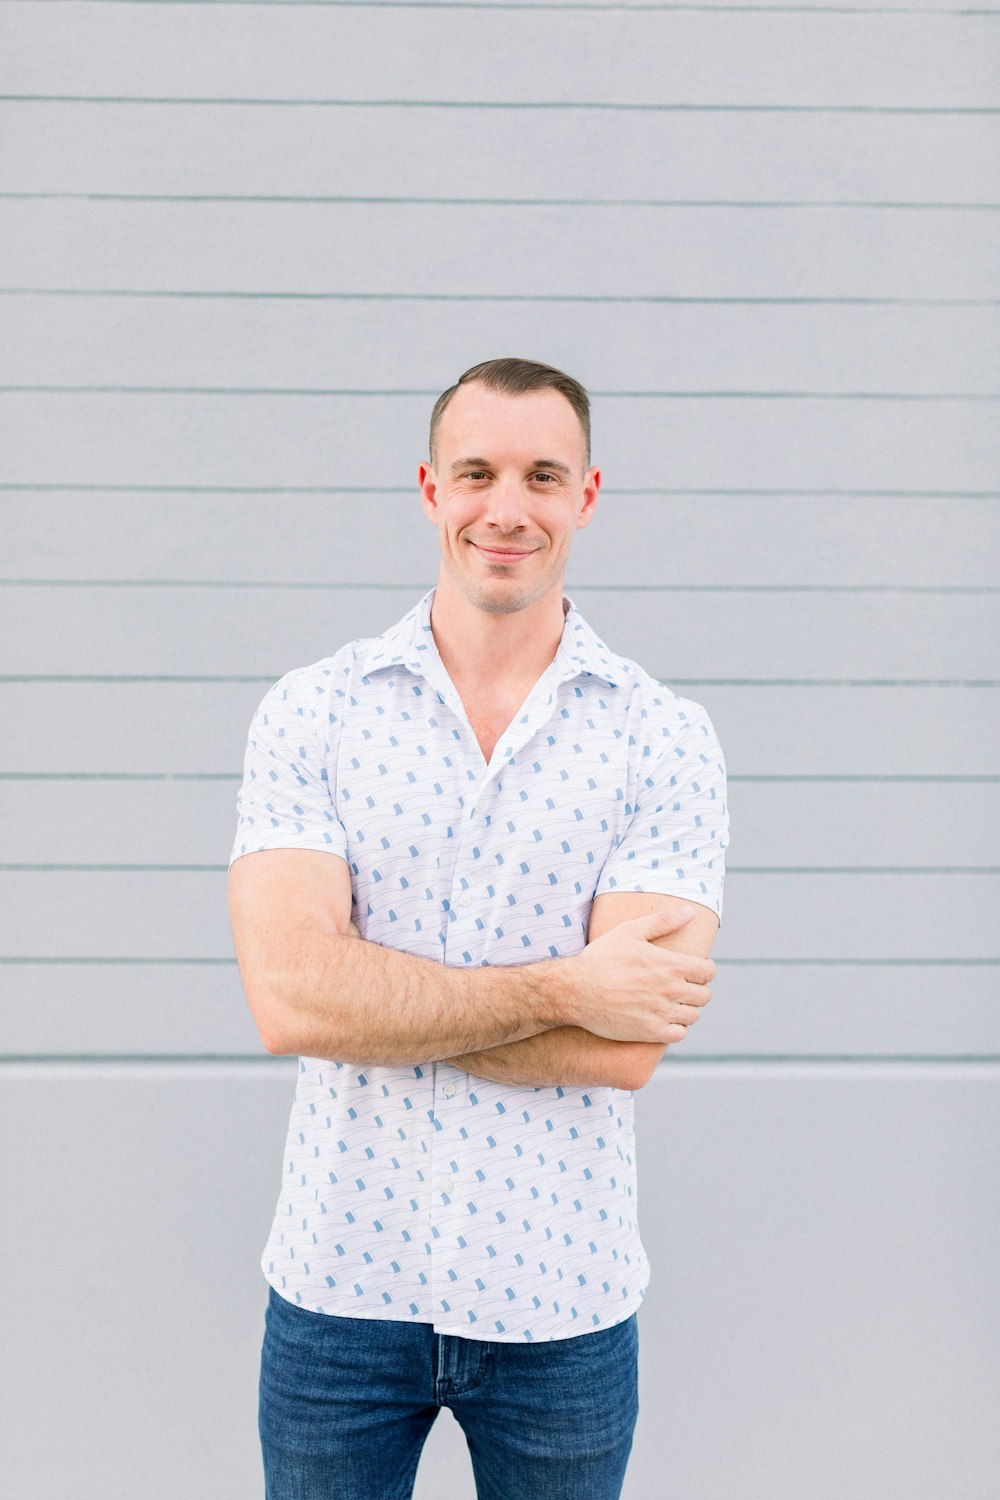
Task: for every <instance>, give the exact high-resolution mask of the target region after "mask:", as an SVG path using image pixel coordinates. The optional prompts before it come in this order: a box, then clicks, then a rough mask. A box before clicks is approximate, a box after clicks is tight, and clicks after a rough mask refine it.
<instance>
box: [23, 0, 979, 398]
mask: <svg viewBox="0 0 1000 1500" xmlns="http://www.w3.org/2000/svg"><path fill="white" fill-rule="evenodd" d="M13 3H16V0H13ZM53 3H55V0H53ZM124 8H125V7H122V9H124ZM190 8H192V7H188V6H176V7H174V9H176V10H178V11H180V10H186V9H190ZM252 8H253V7H248V9H252ZM992 218H993V216H992V215H991V214H989V213H985V212H983V211H981V210H979V209H974V208H964V209H963V208H938V209H934V208H913V209H908V210H906V211H905V212H902V211H900V210H899V209H894V208H877V207H868V206H865V207H861V208H837V207H830V206H828V205H821V204H817V205H814V206H810V207H807V208H789V207H785V206H780V205H779V206H775V207H747V208H744V207H732V206H730V205H727V204H722V205H716V206H709V205H704V204H696V205H695V206H693V207H688V206H680V207H609V208H599V209H594V208H592V207H566V206H561V205H556V206H552V205H544V204H542V205H536V206H531V207H525V208H519V209H517V210H515V211H512V210H511V209H510V208H509V207H507V206H505V205H503V204H486V205H461V204H458V205H456V204H443V205H442V204H399V203H374V204H372V203H303V202H293V203H281V202H272V203H267V202H263V203H262V202H251V203H245V202H208V203H206V202H187V203H163V202H140V201H132V202H118V201H110V202H109V201H94V202H87V201H77V200H73V201H69V202H67V201H62V200H25V199H6V200H3V201H0V233H2V234H3V236H4V237H5V239H6V241H7V248H6V250H5V261H6V267H5V272H4V275H5V285H7V286H8V287H33V288H49V289H53V288H54V289H57V290H64V289H66V288H78V289H83V290H88V291H93V290H131V291H140V292H142V291H181V292H199V293H202V292H285V293H289V292H291V293H296V294H301V293H304V292H308V293H312V294H322V293H330V292H336V293H355V294H356V293H366V294H371V293H375V294H383V293H388V294H393V295H400V294H403V295H407V296H413V295H423V296H426V295H435V296H441V295H445V296H448V297H454V296H455V295H456V294H461V295H462V296H472V297H482V296H484V295H491V296H497V295H501V294H502V295H504V296H516V297H523V296H525V295H526V294H530V295H532V296H535V297H538V296H546V297H552V296H567V295H573V296H578V297H594V296H598V297H609V296H616V297H620V296H625V295H628V296H646V297H649V296H655V297H666V296H674V297H676V296H685V297H727V298H741V299H743V298H747V297H769V298H788V297H796V298H799V297H808V298H815V297H827V298H829V297H837V298H842V297H849V298H858V297H862V298H871V297H875V298H883V297H889V298H891V299H893V300H898V299H900V298H903V299H906V298H913V297H917V298H925V297H930V298H934V299H942V298H943V299H945V300H952V299H955V298H969V297H972V298H983V297H992V298H996V296H997V295H998V289H1000V274H998V273H1000V267H998V264H997V256H996V252H995V245H994V237H993V223H992ZM401 245H405V246H406V254H405V256H401V255H400V246H401ZM625 247H627V252H626V249H625ZM338 367H339V369H340V371H341V379H339V380H338V381H336V382H331V384H343V385H352V384H356V383H357V382H356V381H355V380H354V379H353V378H351V377H350V361H349V357H348V358H346V359H341V360H340V361H338ZM434 394H436V392H435V393H434Z"/></svg>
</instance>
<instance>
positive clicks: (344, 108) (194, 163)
mask: <svg viewBox="0 0 1000 1500" xmlns="http://www.w3.org/2000/svg"><path fill="white" fill-rule="evenodd" d="M956 3H958V0H956ZM961 3H964V0H961ZM512 8H513V7H512ZM588 82H589V80H588ZM995 136H996V125H995V122H994V121H993V120H992V119H991V118H990V117H989V116H988V115H985V114H984V115H975V114H973V115H962V114H952V115H948V114H943V115H941V114H938V115H935V114H920V113H910V114H892V113H888V112H884V111H883V112H879V113H877V114H875V115H868V114H857V115H855V114H842V115H835V114H834V115H831V114H825V113H815V114H813V113H810V112H809V111H805V112H803V113H796V112H794V111H792V112H787V111H781V110H779V111H775V112H774V113H766V112H765V113H755V112H753V111H728V110H721V111H712V110H701V111H699V110H691V111H687V110H681V111H676V112H675V111H669V110H668V111H663V112H648V111H608V110H588V109H574V108H572V107H567V108H564V109H560V110H553V109H546V108H538V109H527V110H522V111H519V112H518V114H517V118H516V128H514V129H512V128H511V120H510V115H509V112H505V111H498V110H491V109H486V108H481V109H469V110H463V111H462V112H461V119H460V121H456V114H455V111H454V110H453V109H449V108H448V107H447V106H446V105H444V104H441V105H440V106H439V107H437V108H433V107H432V108H429V109H422V110H413V109H406V108H399V107H393V106H387V107H386V108H384V109H368V108H366V107H364V106H363V105H351V104H346V105H340V106H333V107H323V106H310V105H300V106H298V107H296V108H295V109H275V108H272V107H270V106H268V105H253V104H247V105H244V106H242V107H241V108H240V109H232V108H230V107H228V106H226V105H221V104H189V105H187V106H185V107H184V108H183V109H180V108H178V107H176V106H174V105H155V104H137V105H127V104H123V105H118V106H115V107H113V108H109V107H108V106H107V105H104V104H85V103H78V104H74V105H64V104H52V103H48V102H44V101H38V102H35V103H31V102H27V101H18V102H13V103H5V102H3V101H2V100H0V141H2V142H3V147H2V156H0V188H2V189H4V190H6V191H8V192H18V191H20V192H36V193H37V192H74V191H76V192H80V191H84V192H91V193H208V194H213V193H221V194H234V193H236V194H238V193H263V194H269V193H273V194H278V195H279V196H282V197H286V196H295V195H298V194H305V195H310V194H334V195H347V196H358V197H362V198H371V197H381V196H388V197H402V198H413V197H431V198H469V197H472V198H517V199H525V198H527V199H532V198H585V199H602V198H619V199H620V198H659V199H662V198H693V199H702V200H703V199H713V198H728V199H736V200H738V201H739V200H746V199H755V198H757V199H767V200H772V201H775V200H777V201H783V200H787V199H798V200H802V199H805V200H812V199H816V198H819V199H823V198H834V199H849V200H850V199H854V200H857V199H860V200H869V199H870V200H873V201H883V200H885V199H889V200H892V201H896V202H904V203H914V202H917V203H919V202H928V201H930V202H939V203H988V202H990V201H992V199H993V196H994V193H995V187H996V183H995V175H996V174H995V170H994V167H993V151H994V141H995Z"/></svg>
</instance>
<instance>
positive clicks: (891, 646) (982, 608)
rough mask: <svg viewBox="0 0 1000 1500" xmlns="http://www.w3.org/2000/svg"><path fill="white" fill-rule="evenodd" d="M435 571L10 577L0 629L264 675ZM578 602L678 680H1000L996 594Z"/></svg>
mask: <svg viewBox="0 0 1000 1500" xmlns="http://www.w3.org/2000/svg"><path fill="white" fill-rule="evenodd" d="M635 540H636V542H638V541H639V539H638V538H636V539H635ZM414 573H415V574H416V569H414ZM432 581H433V575H432V574H430V573H429V572H428V573H427V574H425V575H424V578H423V579H420V578H419V577H417V576H415V577H414V579H413V582H412V584H411V585H410V586H401V587H398V588H392V589H388V588H386V589H379V588H377V587H376V588H338V589H332V590H322V589H318V590H310V591H308V592H303V591H302V590H300V589H295V588H286V589H268V588H239V589H226V588H220V589H211V588H192V587H190V586H188V585H184V584H177V585H174V586H171V587H169V588H161V587H157V586H155V585H149V586H146V587H143V588H114V587H105V586H102V585H98V584H95V585H90V586H87V587H84V588H59V587H47V586H45V585H38V586H35V587H28V588H2V587H0V638H3V637H5V638H6V639H7V640H9V641H14V642H15V643H16V644H15V649H14V651H13V653H11V652H7V653H5V655H4V666H5V668H6V670H14V671H16V672H18V673H20V674H33V673H40V674H41V673H46V672H52V671H53V670H55V671H57V672H59V673H60V674H66V675H69V676H72V675H86V674H112V675H131V674H137V673H138V674H151V675H158V674H163V675H166V676H174V675H190V674H203V673H207V674H210V675H218V676H229V675H233V676H237V675H250V674H254V675H258V676H264V675H266V674H267V673H268V672H269V671H270V669H271V664H272V663H273V662H275V661H278V662H287V663H288V664H289V666H295V665H300V664H304V663H306V662H310V661H316V660H318V659H319V658H320V657H321V656H324V655H326V654H328V652H329V651H330V649H331V646H330V645H329V644H328V643H332V642H336V643H337V644H340V643H342V642H346V641H350V640H352V639H356V638H358V637H359V636H360V637H367V636H374V635H378V634H380V633H381V632H382V631H383V630H385V629H387V628H388V627H389V626H390V625H391V624H393V623H394V622H395V621H396V620H397V619H398V618H400V617H401V616H402V615H404V614H405V613H406V611H407V610H408V609H409V608H410V606H411V604H412V602H413V599H414V597H419V596H420V593H421V591H422V589H424V588H427V587H429V585H430V584H431V582H432ZM573 598H574V600H575V601H576V603H577V604H578V606H579V608H580V609H581V611H582V612H583V614H584V615H585V616H586V618H587V619H588V620H589V622H590V623H591V625H592V626H593V627H594V629H595V630H596V631H597V632H598V634H599V635H601V636H602V637H603V638H604V639H605V640H608V641H610V642H613V643H614V649H615V650H616V651H617V652H619V653H620V654H621V655H622V656H625V657H628V658H630V659H632V660H635V661H638V662H640V663H642V664H643V665H644V666H646V669H647V670H653V669H654V663H655V668H656V670H657V671H658V672H660V673H662V674H663V675H665V677H666V679H667V681H670V679H671V678H673V677H677V678H680V679H682V680H683V679H688V680H689V679H691V678H698V679H701V680H706V679H707V680H711V679H712V678H713V677H719V678H725V679H729V680H732V679H741V678H746V679H755V678H763V679H767V680H769V681H774V680H781V679H802V678H805V679H819V680H828V681H829V680H833V681H846V680H851V679H869V680H871V679H880V680H889V681H898V680H906V679H924V680H926V679H940V678H944V679H953V680H963V679H964V680H975V679H994V678H1000V657H998V653H997V649H996V641H997V640H998V639H1000V595H997V594H987V593H967V594H961V593H954V594H932V593H903V592H898V593H895V592H892V593H802V592H796V591H794V590H788V591H786V592H780V593H757V592H748V593H740V592H737V593H727V592H710V591H709V592H706V591H704V590H699V589H694V590H690V591H685V590H684V589H683V588H682V589H680V590H678V591H672V592H668V593H663V594H659V595H646V596H642V607H641V608H637V607H636V605H637V599H636V595H635V594H633V593H631V592H629V591H628V590H624V589H623V590H620V591H619V590H615V591H610V590H607V591H606V590H593V591H592V590H590V589H589V588H588V587H587V585H582V586H581V587H579V588H578V589H576V590H575V592H574V594H573ZM67 617H71V618H72V621H73V629H72V631H67V630H66V620H67ZM332 649H335V648H332ZM664 669H665V670H664ZM682 695H683V694H682ZM683 696H687V695H683Z"/></svg>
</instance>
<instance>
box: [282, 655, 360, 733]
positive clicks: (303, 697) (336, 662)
mask: <svg viewBox="0 0 1000 1500" xmlns="http://www.w3.org/2000/svg"><path fill="white" fill-rule="evenodd" d="M369 644H370V642H369V641H368V640H367V639H360V640H356V641H348V643H347V644H346V645H345V646H341V648H340V649H339V651H335V652H334V653H333V655H331V656H322V657H320V659H319V660H318V661H313V662H309V663H307V664H306V665H305V666H301V667H292V668H290V670H289V671H287V672H286V673H285V674H284V676H282V677H279V678H278V680H277V682H274V683H272V684H271V686H270V687H269V688H268V690H267V692H266V693H265V694H264V696H263V698H262V699H261V701H260V703H259V704H258V706H257V714H256V717H257V718H258V719H265V720H266V719H267V718H269V717H271V716H273V715H275V714H277V715H279V716H281V717H283V718H288V717H291V716H297V717H299V718H302V719H305V720H307V721H313V722H315V723H317V724H319V723H322V724H331V723H334V722H335V721H336V720H337V719H339V718H340V710H341V706H342V705H343V704H344V703H345V702H346V701H347V699H348V698H349V697H350V693H351V683H352V680H353V679H354V677H355V674H356V672H357V667H358V661H359V658H360V657H361V656H362V654H363V653H364V651H365V650H366V648H367V647H368V646H369Z"/></svg>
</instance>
